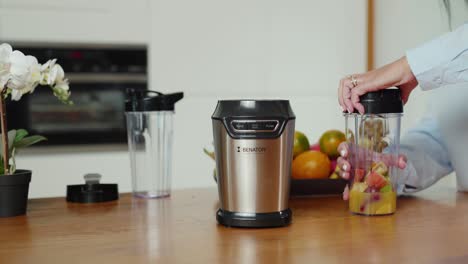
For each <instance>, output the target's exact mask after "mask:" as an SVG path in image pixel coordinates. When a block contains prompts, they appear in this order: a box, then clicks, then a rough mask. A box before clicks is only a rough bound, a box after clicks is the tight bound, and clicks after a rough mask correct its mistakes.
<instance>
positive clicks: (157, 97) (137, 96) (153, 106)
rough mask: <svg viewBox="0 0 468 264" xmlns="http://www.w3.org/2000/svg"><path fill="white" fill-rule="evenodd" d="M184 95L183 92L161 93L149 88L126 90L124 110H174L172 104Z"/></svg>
mask: <svg viewBox="0 0 468 264" xmlns="http://www.w3.org/2000/svg"><path fill="white" fill-rule="evenodd" d="M183 97H184V93H182V92H177V93H171V94H163V93H160V92H156V91H151V90H135V89H129V90H127V100H125V111H126V112H146V111H174V105H175V103H176V102H177V101H179V100H181V99H182V98H183Z"/></svg>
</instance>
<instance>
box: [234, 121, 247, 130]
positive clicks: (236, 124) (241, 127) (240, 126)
mask: <svg viewBox="0 0 468 264" xmlns="http://www.w3.org/2000/svg"><path fill="white" fill-rule="evenodd" d="M232 126H233V127H234V128H235V129H237V130H246V129H247V124H246V123H244V122H232Z"/></svg>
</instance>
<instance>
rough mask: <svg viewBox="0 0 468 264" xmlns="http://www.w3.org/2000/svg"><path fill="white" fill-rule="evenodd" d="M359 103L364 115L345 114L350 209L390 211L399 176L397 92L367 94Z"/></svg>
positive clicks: (376, 212) (399, 107)
mask: <svg viewBox="0 0 468 264" xmlns="http://www.w3.org/2000/svg"><path fill="white" fill-rule="evenodd" d="M360 102H361V103H362V105H363V106H364V108H365V114H363V115H361V114H359V113H345V114H344V116H345V124H346V128H345V131H346V139H347V142H348V147H349V156H348V161H349V162H350V164H351V173H350V174H351V175H350V189H349V210H350V211H351V212H352V213H355V214H361V215H387V214H393V213H394V212H395V210H396V198H397V195H396V188H397V186H396V184H397V182H398V178H399V176H400V170H399V168H398V166H397V165H398V156H399V151H400V121H401V117H402V116H403V102H402V100H401V96H400V91H399V90H398V89H387V90H382V91H378V92H371V93H367V94H365V95H363V96H361V97H360Z"/></svg>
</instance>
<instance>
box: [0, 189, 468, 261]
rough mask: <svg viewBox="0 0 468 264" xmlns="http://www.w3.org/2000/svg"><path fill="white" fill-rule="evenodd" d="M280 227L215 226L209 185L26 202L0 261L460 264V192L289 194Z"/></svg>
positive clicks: (463, 203)
mask: <svg viewBox="0 0 468 264" xmlns="http://www.w3.org/2000/svg"><path fill="white" fill-rule="evenodd" d="M291 208H292V210H293V223H292V225H290V226H289V227H286V228H276V229H238V228H225V227H223V226H219V225H217V224H216V219H215V211H216V209H217V192H216V189H214V188H211V189H191V190H183V191H175V192H174V193H173V196H172V197H171V198H169V199H162V200H141V199H135V198H132V197H131V196H130V195H128V194H127V195H122V196H121V198H120V200H119V201H118V202H110V203H104V204H97V205H81V204H71V203H66V202H65V200H64V199H63V198H53V199H33V200H30V202H29V210H28V215H27V216H21V217H15V218H3V219H0V263H67V264H68V263H132V264H134V263H204V264H206V263H247V264H249V263H468V194H464V193H457V192H456V190H455V189H453V188H448V187H443V188H438V189H430V190H428V191H426V192H423V193H422V194H419V195H417V196H413V197H403V198H400V199H399V208H398V211H397V213H396V214H395V215H393V216H381V217H364V216H355V215H351V214H349V213H348V211H347V206H346V203H344V202H343V201H341V200H340V197H336V196H335V197H321V198H317V197H315V198H311V197H307V198H293V199H292V200H291Z"/></svg>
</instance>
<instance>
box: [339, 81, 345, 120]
mask: <svg viewBox="0 0 468 264" xmlns="http://www.w3.org/2000/svg"><path fill="white" fill-rule="evenodd" d="M338 103H339V104H340V106H341V111H343V112H344V111H345V109H346V108H345V104H344V102H343V79H341V80H340V86H339V87H338Z"/></svg>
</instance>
